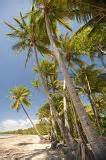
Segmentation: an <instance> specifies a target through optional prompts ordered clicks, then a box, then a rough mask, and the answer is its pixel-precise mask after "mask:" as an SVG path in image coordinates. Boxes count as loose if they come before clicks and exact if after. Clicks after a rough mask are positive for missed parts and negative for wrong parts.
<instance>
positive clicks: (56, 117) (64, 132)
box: [34, 46, 75, 146]
mask: <svg viewBox="0 0 106 160" xmlns="http://www.w3.org/2000/svg"><path fill="white" fill-rule="evenodd" d="M34 51H35V58H36V63H37V65H38V67H39V60H38V56H37V55H38V50H37V48H36V46H34ZM39 74H40V77H41V80H42V83H43V87H44V90H45V93H46V95H47V97H48V101H49V105H50V111H52V113H51V114H53V117H54V120H53V121H54V122H55V120H56V121H57V124H58V126H59V128H60V131H61V134H62V135H63V138H64V139H65V141H66V143H67V145H68V146H70V145H71V146H74V143H75V141H74V140H73V138H72V137H71V135H70V136H69V133H68V132H67V129H66V128H65V126H64V124H63V122H62V120H61V119H60V117H59V114H58V112H57V111H56V109H55V107H54V104H53V101H52V98H51V96H50V94H49V89H48V87H47V85H46V83H45V81H44V79H43V76H42V73H41V72H40V73H39Z"/></svg>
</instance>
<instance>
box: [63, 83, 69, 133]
mask: <svg viewBox="0 0 106 160" xmlns="http://www.w3.org/2000/svg"><path fill="white" fill-rule="evenodd" d="M65 89H66V82H65V80H63V91H64V92H65ZM63 106H64V121H65V127H66V128H67V129H68V131H69V132H70V125H69V122H68V115H67V113H68V108H67V107H68V106H67V101H66V97H65V95H64V97H63Z"/></svg>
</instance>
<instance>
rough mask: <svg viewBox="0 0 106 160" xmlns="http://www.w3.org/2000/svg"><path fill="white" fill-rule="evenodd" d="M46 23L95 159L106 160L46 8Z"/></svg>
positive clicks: (52, 45) (55, 53) (56, 56)
mask: <svg viewBox="0 0 106 160" xmlns="http://www.w3.org/2000/svg"><path fill="white" fill-rule="evenodd" d="M45 23H46V29H47V34H48V37H49V40H50V44H51V47H52V51H53V52H54V56H55V58H56V59H57V61H58V64H59V66H60V68H61V71H62V73H63V75H64V79H65V81H66V86H67V90H68V92H69V95H70V97H71V98H72V100H73V104H74V106H75V110H76V113H77V114H78V116H79V119H80V122H81V125H82V128H83V130H84V132H85V134H86V136H87V139H88V142H89V143H90V144H91V146H92V150H93V153H94V156H95V159H96V160H104V159H105V158H106V155H105V154H104V153H105V152H103V148H104V146H103V144H102V143H101V141H99V143H98V141H97V137H98V136H97V133H96V132H95V130H94V128H93V126H92V124H91V121H90V119H89V117H88V115H87V113H86V111H85V109H84V106H83V105H82V103H81V101H80V98H79V96H78V94H77V93H76V90H75V86H74V83H73V79H72V78H71V77H70V75H69V73H68V70H67V68H66V65H65V63H64V61H63V58H62V55H61V54H60V52H59V50H58V48H57V47H56V45H55V41H54V39H53V32H52V30H51V28H50V26H51V25H50V21H49V18H48V15H47V13H46V10H45Z"/></svg>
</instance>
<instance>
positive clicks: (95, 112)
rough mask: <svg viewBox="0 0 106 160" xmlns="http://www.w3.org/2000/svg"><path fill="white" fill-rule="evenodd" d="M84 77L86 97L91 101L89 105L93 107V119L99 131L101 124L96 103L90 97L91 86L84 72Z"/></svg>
mask: <svg viewBox="0 0 106 160" xmlns="http://www.w3.org/2000/svg"><path fill="white" fill-rule="evenodd" d="M85 79H86V82H87V88H88V97H89V100H90V103H91V106H92V109H93V113H94V116H95V120H96V124H97V127H98V130H99V132H100V133H101V125H100V121H99V113H98V110H97V109H96V104H95V102H94V98H93V97H92V92H91V87H90V84H89V80H88V77H87V75H86V74H85Z"/></svg>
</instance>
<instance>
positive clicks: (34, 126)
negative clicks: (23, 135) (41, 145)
mask: <svg viewBox="0 0 106 160" xmlns="http://www.w3.org/2000/svg"><path fill="white" fill-rule="evenodd" d="M21 107H22V109H23V111H24V112H25V114H26V116H27V117H28V119H29V121H30V123H31V125H32V127H33V128H34V129H35V130H36V132H37V134H38V135H39V136H40V133H39V131H38V130H37V128H36V125H34V123H33V121H32V120H31V118H30V117H29V115H28V113H27V111H26V109H25V108H24V106H23V105H22V104H21Z"/></svg>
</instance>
